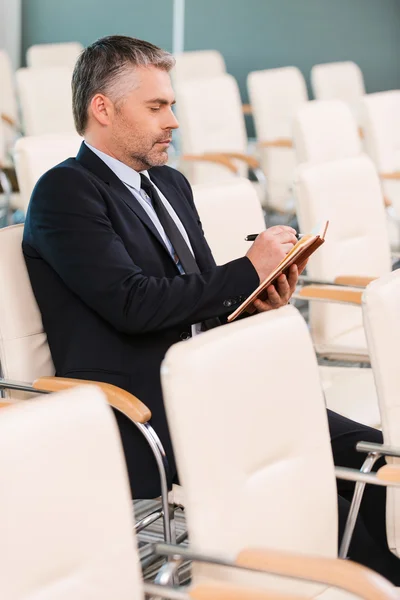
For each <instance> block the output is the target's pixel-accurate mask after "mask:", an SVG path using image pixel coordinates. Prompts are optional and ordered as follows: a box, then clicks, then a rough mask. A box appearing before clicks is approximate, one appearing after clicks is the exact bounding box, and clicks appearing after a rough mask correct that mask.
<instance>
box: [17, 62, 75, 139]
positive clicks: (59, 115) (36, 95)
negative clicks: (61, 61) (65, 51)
mask: <svg viewBox="0 0 400 600" xmlns="http://www.w3.org/2000/svg"><path fill="white" fill-rule="evenodd" d="M16 78H17V88H18V94H19V99H20V103H21V112H22V122H23V129H24V133H25V135H29V136H30V135H43V134H47V133H65V132H75V126H74V119H73V115H72V91H71V78H72V69H71V68H69V67H43V68H40V69H39V68H38V69H27V68H23V69H18V71H17V73H16Z"/></svg>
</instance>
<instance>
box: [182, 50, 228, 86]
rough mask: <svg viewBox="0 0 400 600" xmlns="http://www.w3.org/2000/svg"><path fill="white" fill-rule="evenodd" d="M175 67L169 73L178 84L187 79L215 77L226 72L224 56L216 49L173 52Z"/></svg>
mask: <svg viewBox="0 0 400 600" xmlns="http://www.w3.org/2000/svg"><path fill="white" fill-rule="evenodd" d="M174 58H175V61H176V62H175V67H174V69H173V71H172V73H171V75H172V78H173V81H174V82H176V83H177V84H178V85H179V83H180V82H182V81H188V80H189V79H201V78H202V77H205V78H208V77H215V76H218V75H223V74H224V73H226V65H225V61H224V57H223V56H222V54H221V53H220V52H218V50H195V51H193V52H178V53H177V54H174Z"/></svg>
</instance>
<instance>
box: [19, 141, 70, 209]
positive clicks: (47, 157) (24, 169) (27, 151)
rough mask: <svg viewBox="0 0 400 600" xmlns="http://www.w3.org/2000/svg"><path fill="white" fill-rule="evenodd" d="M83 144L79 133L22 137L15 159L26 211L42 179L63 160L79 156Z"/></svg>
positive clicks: (22, 202)
mask: <svg viewBox="0 0 400 600" xmlns="http://www.w3.org/2000/svg"><path fill="white" fill-rule="evenodd" d="M81 143H82V138H81V137H80V136H79V135H78V134H77V133H61V134H49V135H40V136H30V137H22V138H19V140H18V141H17V143H16V144H15V148H14V160H15V168H16V171H17V177H18V183H19V188H20V195H21V206H22V207H23V210H24V211H26V209H27V208H28V204H29V200H30V197H31V194H32V191H33V188H34V187H35V185H36V183H37V181H38V180H39V179H40V177H41V176H42V175H43V174H44V173H46V171H48V170H49V169H51V168H52V167H55V166H56V165H57V164H59V163H60V162H62V161H63V160H66V159H67V158H69V157H71V156H76V154H77V153H78V150H79V146H80V145H81Z"/></svg>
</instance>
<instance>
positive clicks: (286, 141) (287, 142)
mask: <svg viewBox="0 0 400 600" xmlns="http://www.w3.org/2000/svg"><path fill="white" fill-rule="evenodd" d="M258 146H259V148H293V140H291V139H290V138H278V139H276V140H270V141H265V142H259V143H258Z"/></svg>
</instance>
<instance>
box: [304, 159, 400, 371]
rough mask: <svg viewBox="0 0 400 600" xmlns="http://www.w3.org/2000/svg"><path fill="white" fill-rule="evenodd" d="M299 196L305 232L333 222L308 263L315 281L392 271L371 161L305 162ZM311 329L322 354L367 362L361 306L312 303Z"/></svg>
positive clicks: (318, 350)
mask: <svg viewBox="0 0 400 600" xmlns="http://www.w3.org/2000/svg"><path fill="white" fill-rule="evenodd" d="M295 192H296V201H297V215H298V219H299V225H300V230H301V231H310V230H311V229H312V228H313V227H314V226H315V225H316V224H317V223H318V222H320V221H324V220H326V219H329V228H328V233H327V238H326V242H325V244H324V245H323V246H322V247H321V248H320V249H319V250H318V252H316V253H315V254H314V255H313V256H312V257H311V258H310V261H309V263H308V267H307V269H308V275H309V276H310V278H311V279H313V280H323V281H328V282H329V281H332V282H334V281H335V280H336V281H337V280H338V278H339V277H340V276H349V277H351V276H359V277H363V278H364V279H365V278H366V279H367V280H368V278H374V277H379V276H381V275H383V274H385V273H388V272H390V270H391V257H390V247H389V240H388V233H387V229H386V217H385V210H384V205H383V199H382V190H381V186H380V181H379V177H378V175H377V173H376V169H375V167H374V165H373V163H372V161H371V160H370V158H368V157H367V156H365V155H362V156H356V157H354V158H347V159H342V160H337V161H331V162H327V163H323V164H318V163H317V164H304V165H303V166H301V167H300V168H299V169H298V172H297V176H296V183H295ZM302 292H303V290H302V291H301V292H300V295H301V294H302ZM304 292H305V294H307V288H304ZM358 302H359V300H358ZM310 325H311V331H312V335H313V339H314V342H315V346H316V350H317V352H318V353H320V354H321V355H322V356H325V357H327V358H336V359H340V360H353V361H368V360H369V358H368V350H367V344H366V340H365V335H364V329H363V326H362V315H361V310H360V307H359V306H348V305H338V304H333V303H331V302H329V303H328V302H312V303H311V305H310Z"/></svg>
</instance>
